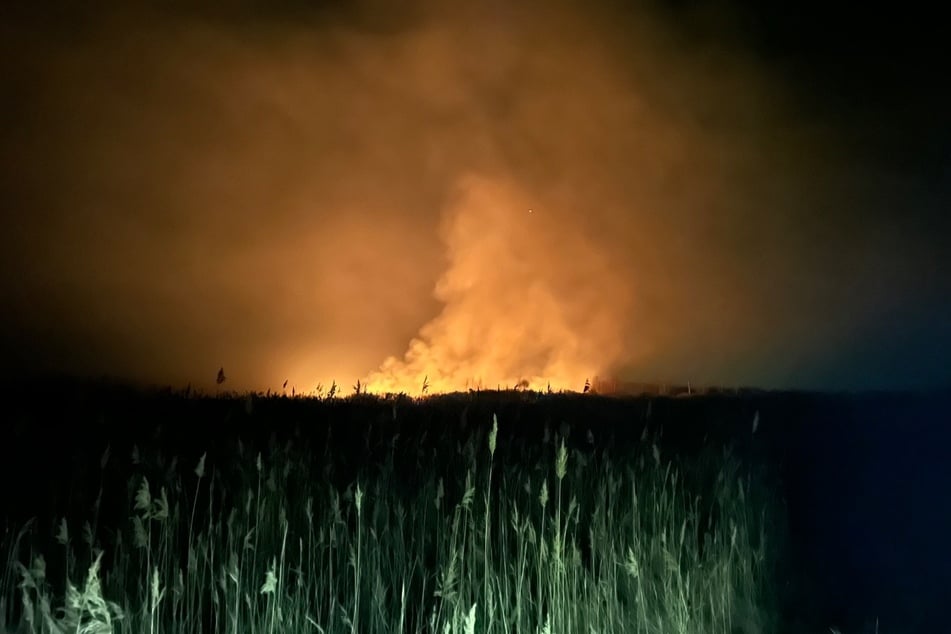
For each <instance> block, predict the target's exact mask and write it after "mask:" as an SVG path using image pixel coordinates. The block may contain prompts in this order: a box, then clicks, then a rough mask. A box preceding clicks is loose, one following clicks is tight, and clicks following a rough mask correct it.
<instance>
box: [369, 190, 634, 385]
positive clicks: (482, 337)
mask: <svg viewBox="0 0 951 634" xmlns="http://www.w3.org/2000/svg"><path fill="white" fill-rule="evenodd" d="M527 198H530V196H528V195H527V194H526V193H525V192H524V191H522V190H521V189H520V188H519V187H517V186H516V185H515V184H513V183H510V182H507V181H504V180H490V179H487V178H485V177H476V176H470V177H467V178H465V179H463V181H462V183H461V186H460V187H459V190H458V196H457V198H456V201H455V203H454V204H453V205H451V206H450V207H449V209H448V210H447V213H446V215H445V217H444V222H443V226H442V238H443V240H444V242H445V246H446V251H447V255H448V261H449V263H448V267H447V268H446V270H445V271H444V273H443V275H442V276H441V277H440V278H439V280H438V282H437V284H436V287H435V296H436V298H437V299H438V300H439V301H440V302H442V304H443V309H442V312H441V313H440V314H439V315H438V316H436V317H435V318H434V319H433V320H432V321H430V322H429V323H427V324H426V325H424V326H423V327H422V329H421V330H420V331H419V334H418V335H417V337H416V338H414V339H413V340H412V341H411V342H410V344H409V346H408V349H407V351H406V353H405V354H404V355H403V356H402V357H390V358H388V359H387V360H386V361H384V362H383V364H382V365H381V366H380V368H379V369H378V370H377V371H376V372H374V373H372V374H371V375H370V376H368V377H366V378H365V379H364V380H363V384H364V385H365V386H366V389H367V390H368V391H370V392H374V393H398V392H405V393H409V394H418V393H421V392H422V393H427V394H434V393H442V392H456V391H465V390H469V389H496V388H498V387H502V388H515V387H518V388H527V389H533V390H547V389H551V390H553V391H560V390H572V391H580V390H581V389H582V388H583V386H584V384H585V381H586V380H587V379H588V378H589V377H592V376H595V375H596V374H597V373H598V372H599V371H601V370H604V369H605V366H606V364H610V363H611V362H613V361H614V360H615V359H614V358H613V355H614V354H615V353H613V352H612V350H616V349H617V348H616V346H612V343H613V342H614V341H615V339H616V336H617V335H616V333H615V330H614V327H613V326H614V324H615V323H616V321H617V320H616V319H613V318H609V319H604V318H603V317H604V315H605V314H608V315H610V316H617V315H618V308H620V307H622V306H623V304H624V301H625V300H624V294H623V293H618V292H616V290H617V284H615V283H613V280H612V278H611V275H610V270H609V269H608V268H607V266H606V264H605V262H604V261H603V260H602V258H601V257H600V254H599V253H598V251H597V250H596V249H594V248H593V247H591V246H590V245H589V244H587V243H586V241H585V240H584V238H583V237H582V235H581V233H580V232H579V231H577V230H576V229H575V228H573V227H571V226H570V225H569V224H568V223H566V222H565V218H564V216H565V214H564V213H561V214H555V213H547V210H546V213H545V214H535V213H534V210H536V209H538V208H539V207H540V206H539V205H538V204H536V203H535V201H532V204H531V205H529V204H528V200H526V199H527ZM526 209H531V210H532V211H533V213H531V214H526V213H525V210H526ZM559 218H561V220H559ZM607 304H610V305H611V307H610V310H609V311H607V313H606V311H605V309H604V307H605V305H607Z"/></svg>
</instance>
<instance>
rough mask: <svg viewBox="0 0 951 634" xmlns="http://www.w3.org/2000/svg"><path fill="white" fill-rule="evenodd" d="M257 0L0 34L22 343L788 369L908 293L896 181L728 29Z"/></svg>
mask: <svg viewBox="0 0 951 634" xmlns="http://www.w3.org/2000/svg"><path fill="white" fill-rule="evenodd" d="M106 4H108V3H106ZM231 4H232V3H231V2H229V0H221V1H220V2H219V3H216V4H214V5H213V6H211V7H210V8H208V9H207V11H205V12H193V11H191V10H189V9H186V8H184V6H180V7H178V8H175V7H174V6H172V5H169V6H168V7H165V5H164V3H163V5H162V6H163V7H164V8H160V9H159V8H153V9H137V8H132V7H128V8H123V9H122V10H121V11H116V12H108V11H105V10H102V11H101V13H100V12H97V11H98V10H97V9H96V8H95V7H89V8H82V7H76V8H75V9H71V10H75V11H78V12H80V13H82V12H83V11H86V12H88V14H84V15H83V16H80V17H82V19H79V18H78V17H77V18H76V19H72V18H70V19H66V18H64V19H62V20H59V21H52V20H48V19H47V16H45V15H40V14H38V16H37V17H36V19H35V20H33V21H29V19H28V18H24V19H26V20H27V22H28V23H26V24H24V25H22V26H23V28H18V25H17V23H16V22H10V23H9V26H4V25H3V24H0V59H2V60H3V61H2V62H0V64H2V65H0V72H2V73H3V75H4V77H5V78H6V81H4V82H3V83H4V85H7V86H14V87H15V89H14V90H12V91H11V92H10V95H11V96H10V99H8V100H6V101H5V104H9V105H5V106H4V108H5V109H4V114H5V116H8V117H10V118H11V122H10V125H8V126H7V128H8V135H7V137H5V138H6V143H4V144H3V145H0V167H3V168H4V169H2V170H0V195H2V196H3V200H2V201H0V202H3V204H4V208H5V209H7V210H8V211H9V213H10V217H11V218H15V219H16V221H15V222H12V223H10V224H9V225H8V226H7V227H5V228H4V229H5V230H4V231H3V232H0V276H2V281H3V290H4V291H5V301H6V302H7V305H8V306H9V310H8V311H7V313H8V314H7V317H6V323H5V325H4V326H5V328H4V331H5V332H7V333H13V334H12V335H9V336H10V337H16V338H17V339H18V340H22V341H26V342H28V343H26V344H17V345H18V346H20V348H21V349H22V350H26V351H28V353H27V354H25V355H24V357H28V358H25V359H24V363H35V364H36V365H38V366H45V367H48V368H54V369H62V370H66V371H76V372H82V373H92V374H99V373H109V374H112V375H118V376H122V377H128V378H133V379H141V380H144V381H149V382H157V383H170V384H173V385H185V384H186V383H191V384H192V385H193V386H202V387H204V388H206V389H212V390H213V389H215V387H216V385H215V383H214V379H215V375H216V372H217V370H218V368H219V367H221V366H223V367H224V368H225V373H226V375H227V376H228V381H227V382H226V383H225V384H224V388H229V389H238V390H241V389H254V390H265V389H268V388H270V389H277V390H280V389H281V386H282V385H283V382H284V381H285V380H288V392H290V390H291V388H292V387H293V388H296V390H297V391H298V392H311V391H312V390H313V389H314V388H315V387H316V386H317V385H318V384H321V385H322V386H323V389H324V390H325V392H326V390H327V389H328V388H329V386H330V385H331V383H332V382H333V381H336V382H337V384H338V386H339V388H340V391H341V392H342V393H349V392H350V391H351V386H353V385H354V384H355V383H356V381H357V380H358V379H361V380H362V381H363V382H364V383H365V384H366V385H367V387H368V388H369V389H370V390H373V391H406V392H407V393H411V394H419V392H420V391H421V390H422V386H423V382H424V379H425V380H426V381H427V382H428V386H429V387H428V391H429V392H437V391H445V390H451V389H466V388H467V387H478V386H480V385H481V386H484V387H487V388H495V387H496V386H498V385H502V386H505V387H511V386H514V385H515V384H516V383H520V382H522V381H527V382H528V384H529V386H530V387H531V388H533V389H541V390H543V389H545V388H546V387H547V386H548V385H549V383H550V384H551V387H552V389H561V388H567V389H573V390H578V389H581V387H582V386H583V385H584V381H585V379H589V378H590V379H592V380H593V379H594V377H595V375H602V376H603V375H606V374H607V375H620V376H624V377H630V378H632V379H633V380H644V381H653V380H659V381H671V382H684V383H685V382H688V381H690V382H692V383H693V384H694V385H697V384H703V383H708V384H709V383H720V384H736V383H743V384H765V385H780V386H781V385H788V384H795V383H796V381H798V380H800V379H801V378H802V377H803V376H804V372H805V370H803V368H806V369H808V368H809V367H812V366H814V365H815V364H817V363H821V361H822V358H823V354H824V352H825V350H826V349H827V348H828V347H829V346H831V345H833V344H834V345H836V346H841V345H846V344H847V342H848V340H849V338H850V337H853V336H855V333H858V332H860V331H861V324H860V323H857V322H856V319H855V315H861V316H862V318H863V319H870V320H873V319H875V318H876V315H881V314H883V313H885V312H887V310H889V307H890V306H893V305H896V304H900V302H901V301H902V294H901V292H900V291H901V289H903V288H908V287H911V286H913V284H914V280H911V284H910V283H909V280H908V278H907V274H906V273H904V272H903V271H900V270H898V269H894V268H889V267H888V266H887V263H886V258H885V257H883V256H880V255H879V254H891V255H889V257H888V258H887V261H896V260H898V259H899V258H898V257H897V256H896V255H895V253H896V252H902V251H904V252H906V254H907V253H908V252H910V251H911V249H910V247H909V246H908V245H910V244H911V243H912V241H911V238H910V237H904V238H903V237H902V236H897V237H896V236H895V235H894V234H893V232H889V231H886V230H883V225H882V224H881V223H880V222H878V223H876V222H873V219H871V218H870V216H869V215H868V214H866V213H865V210H866V208H867V207H868V205H869V204H870V199H871V198H872V197H874V196H875V195H876V192H866V191H865V187H866V183H868V182H871V180H872V179H870V178H868V177H867V176H868V175H867V174H865V173H863V171H862V167H861V164H859V163H857V162H855V161H853V160H852V158H853V157H851V156H850V155H848V153H846V152H844V151H843V150H842V147H841V143H839V142H838V141H837V137H836V135H835V131H834V130H829V129H828V128H826V127H823V125H822V122H821V121H817V120H815V119H810V118H809V117H807V116H805V115H803V114H801V109H800V108H799V106H798V105H797V102H796V99H795V95H794V94H793V93H792V91H790V90H788V87H787V86H786V85H785V83H784V81H783V80H782V78H778V77H772V76H770V74H769V73H768V72H766V71H764V70H763V69H762V68H761V67H759V65H758V64H757V62H756V60H755V59H753V58H751V57H750V56H749V55H746V54H744V51H743V50H742V49H741V48H739V45H737V47H735V48H731V46H732V45H731V44H730V42H734V41H735V40H734V39H732V38H731V37H729V28H725V29H723V28H720V26H716V27H715V28H713V30H712V31H711V32H712V33H715V34H716V37H713V38H711V37H707V38H704V37H693V36H691V35H689V34H688V33H687V32H686V31H682V30H680V29H679V28H678V27H677V26H676V25H671V24H668V23H667V22H666V20H665V19H663V18H659V17H657V16H656V15H653V16H652V15H650V12H648V11H647V10H643V11H627V10H622V9H623V7H621V6H620V4H625V3H620V4H617V3H611V2H602V3H598V2H594V3H592V2H580V1H578V2H575V1H574V0H555V1H551V2H541V1H539V2H527V3H513V2H499V3H492V2H488V3H482V2H480V3H471V4H465V3H444V2H409V3H384V2H374V1H373V0H366V1H365V2H362V3H354V5H353V7H355V8H352V9H347V10H339V11H337V10H333V9H328V10H326V11H322V12H309V11H308V10H307V9H305V8H303V7H297V5H296V4H295V3H293V2H292V3H290V4H292V5H294V7H297V8H294V7H290V6H288V7H284V9H282V8H281V7H280V6H277V5H279V4H281V3H276V4H275V7H274V8H273V9H264V8H262V9H261V10H260V11H258V10H251V9H249V8H248V7H244V5H242V4H241V3H233V4H234V5H235V6H234V7H231ZM219 5H220V6H219ZM125 6H126V5H123V7H125ZM282 6H283V5H282ZM219 9H221V10H220V11H219ZM64 10H65V9H64ZM67 17H69V16H67ZM73 17H75V16H73ZM57 29H65V30H66V31H68V33H69V37H65V36H63V34H62V33H61V32H59V31H58V30H57ZM10 60H12V61H10ZM875 204H879V203H875ZM530 210H531V211H530ZM850 210H851V211H850ZM832 211H834V212H835V213H832ZM909 270H910V269H909ZM903 276H905V277H903ZM843 342H846V343H845V344H843ZM810 364H812V366H811V365H810Z"/></svg>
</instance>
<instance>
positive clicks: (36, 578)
mask: <svg viewBox="0 0 951 634" xmlns="http://www.w3.org/2000/svg"><path fill="white" fill-rule="evenodd" d="M250 407H251V401H250V399H249V400H248V408H249V409H248V413H249V414H250ZM385 407H386V410H385V411H387V412H390V409H389V407H390V406H389V405H386V406H385ZM399 415H400V414H399V412H398V408H397V406H396V405H395V404H394V405H392V411H391V414H389V413H388V415H387V417H386V420H384V421H383V422H382V423H380V422H379V421H374V422H373V423H372V424H368V426H367V431H366V433H365V434H364V435H363V441H361V442H356V443H355V442H352V441H347V442H341V441H340V440H339V439H338V438H337V437H335V436H334V434H333V433H331V431H330V428H329V427H328V429H327V433H326V434H324V437H323V438H322V439H321V440H320V441H319V442H316V443H315V442H313V441H311V440H310V438H309V437H307V436H306V435H303V436H302V435H301V434H300V433H299V431H298V433H297V434H296V435H294V436H292V437H288V438H287V439H285V440H283V441H278V440H277V439H275V438H274V437H272V438H271V439H270V442H268V443H267V444H266V446H264V447H261V448H259V449H252V448H249V447H250V445H249V443H248V442H245V441H242V439H241V438H238V439H237V440H236V442H235V443H234V445H233V446H232V445H229V446H228V447H227V448H224V447H223V446H218V447H209V448H208V449H209V452H208V453H207V454H201V455H200V456H197V455H196V456H185V455H182V456H176V455H168V454H167V453H166V452H165V451H164V450H163V449H161V448H149V447H147V446H144V445H143V446H141V447H140V446H139V445H138V444H136V445H135V446H134V447H132V448H131V450H129V451H123V452H121V453H120V452H119V451H117V450H115V449H113V448H112V447H108V446H107V447H103V448H102V453H101V454H100V455H98V456H97V458H96V465H97V466H98V470H99V473H98V474H86V476H85V477H86V478H87V479H91V480H93V481H95V482H96V483H97V485H98V494H97V495H96V498H95V502H94V503H93V504H91V505H90V506H88V507H86V508H87V512H86V513H85V514H77V513H75V512H74V513H71V514H70V516H69V517H68V518H67V517H65V512H64V517H62V518H60V519H58V520H57V521H55V522H53V523H52V524H51V525H50V529H51V530H50V531H46V529H44V528H43V527H42V526H40V525H39V524H38V523H36V522H32V523H31V522H26V523H21V524H19V525H17V526H10V525H8V526H6V527H5V531H4V533H3V535H2V541H0V556H3V557H4V563H5V568H4V572H3V575H2V576H0V621H3V622H4V624H5V627H6V629H7V631H16V632H31V633H33V632H37V633H43V634H54V633H56V634H58V633H67V632H68V633H77V634H79V633H83V634H94V633H95V634H100V633H107V632H115V633H126V632H128V633H135V634H142V633H148V634H159V633H173V632H174V633H179V632H181V633H196V634H197V633H199V632H205V633H207V632H231V633H236V634H237V633H242V634H258V633H268V634H271V633H278V632H280V633H288V634H298V633H305V632H306V633H320V634H325V633H326V634H344V633H346V634H353V633H358V632H359V633H368V634H371V633H372V634H376V633H393V634H401V633H403V632H431V633H434V634H457V633H459V634H461V633H465V634H473V633H477V632H478V633H480V634H481V633H485V634H488V633H498V634H527V633H531V634H549V633H564V634H569V633H570V634H574V633H585V634H612V633H624V634H671V633H680V634H695V633H696V634H719V633H723V634H734V633H743V634H753V633H758V632H771V631H776V627H777V624H776V619H777V593H776V589H775V562H776V558H777V550H778V549H779V548H780V547H781V544H780V543H779V542H780V541H781V540H780V539H779V538H774V536H776V535H780V534H781V531H780V530H778V529H777V528H776V527H777V526H780V525H781V521H780V515H781V513H782V509H781V504H778V503H776V502H775V497H774V496H773V495H772V494H771V493H770V491H769V490H768V489H767V488H766V487H764V486H763V485H762V483H761V482H760V481H759V478H758V477H757V472H756V470H755V469H754V468H753V467H751V466H750V465H748V464H746V463H745V462H744V461H743V460H741V459H739V458H738V457H737V456H736V455H735V452H733V451H731V449H730V447H729V446H728V445H723V444H717V443H711V444H709V445H708V446H706V447H705V448H704V449H703V450H702V451H699V452H696V453H695V454H694V455H691V456H689V457H682V456H680V455H678V454H677V453H676V452H673V451H670V450H669V449H668V447H667V446H666V445H665V444H664V440H663V437H662V435H661V433H660V430H650V429H649V428H648V427H646V426H645V427H644V430H643V434H642V435H641V436H640V440H639V442H637V443H636V444H635V446H634V447H633V448H631V449H625V450H623V451H620V450H618V449H616V448H615V447H613V446H611V444H610V443H605V442H603V441H602V440H601V439H599V438H598V437H596V432H597V434H600V433H601V430H600V429H596V432H595V431H592V426H591V425H589V424H586V423H583V422H582V423H579V422H578V421H574V422H572V421H569V422H567V423H562V424H561V425H559V426H546V427H545V428H544V433H542V434H539V436H538V437H537V438H535V439H534V440H530V442H527V443H521V442H516V441H515V440H514V436H513V434H512V433H506V425H507V421H506V420H505V417H504V416H492V417H491V418H488V417H487V419H486V420H480V421H469V425H463V426H458V427H456V428H452V429H450V428H448V427H447V428H443V429H442V431H438V432H437V431H426V430H424V431H422V432H421V433H414V434H409V433H407V434H406V435H403V434H401V433H399V432H398V431H388V428H387V426H386V424H387V421H389V422H395V421H396V420H397V419H398V417H399ZM463 415H464V416H465V413H464V414H463ZM373 424H375V425H377V427H376V431H375V433H374V432H372V431H370V428H372V427H373ZM393 429H394V430H395V429H397V427H396V425H393ZM460 429H465V430H466V433H465V434H462V433H461V432H460V431H459V430H460ZM509 431H511V429H510V430H509ZM222 443H224V441H222ZM38 468H42V467H41V466H38ZM116 474H123V475H122V477H117V475H116ZM23 478H24V479H25V480H26V479H28V478H29V474H23ZM117 509H118V510H117ZM47 532H48V533H49V534H47Z"/></svg>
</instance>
